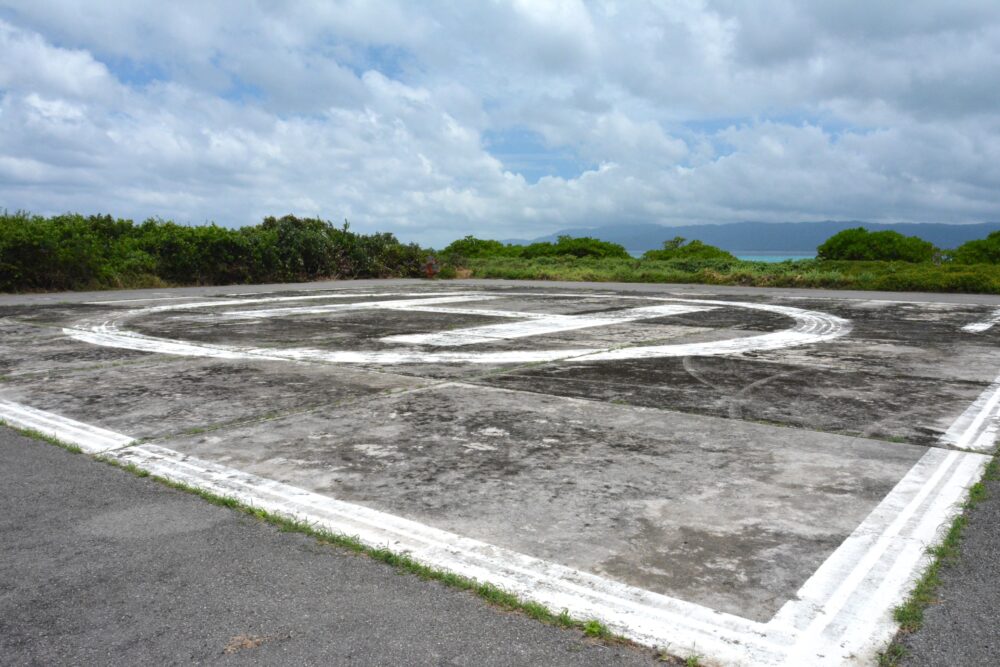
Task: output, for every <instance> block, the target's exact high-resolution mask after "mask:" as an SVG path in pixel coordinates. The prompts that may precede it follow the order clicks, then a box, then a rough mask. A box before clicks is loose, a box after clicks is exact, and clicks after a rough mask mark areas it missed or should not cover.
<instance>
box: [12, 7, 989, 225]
mask: <svg viewBox="0 0 1000 667" xmlns="http://www.w3.org/2000/svg"><path fill="white" fill-rule="evenodd" d="M0 49H2V50H3V53H4V58H3V59H0V206H4V207H6V208H8V209H19V208H20V209H29V210H32V211H36V212H40V213H53V212H59V211H65V210H78V211H83V212H104V211H107V212H112V213H114V214H117V215H126V216H132V217H138V218H142V217H146V216H150V215H159V216H163V217H169V218H174V219H177V220H181V221H189V222H203V221H207V220H214V221H217V222H220V223H223V224H229V225H240V224H249V223H253V222H255V221H257V220H258V219H259V218H260V217H261V216H263V215H268V214H281V213H284V212H295V213H298V214H303V215H319V216H323V217H326V218H330V219H334V220H339V219H341V218H344V217H347V218H349V219H350V220H351V221H352V224H353V225H354V226H355V227H356V228H362V229H367V230H375V229H378V230H386V231H394V232H396V233H397V234H399V235H400V236H401V237H403V238H406V239H413V240H419V241H421V242H424V243H428V244H439V245H440V244H443V243H446V242H448V241H450V240H451V239H453V238H456V237H458V236H462V235H465V234H469V233H473V234H479V235H483V236H492V237H501V238H509V237H530V236H535V235H540V234H544V233H549V232H552V231H555V230H557V229H559V228H562V227H566V226H574V227H578V226H590V225H598V224H609V223H610V224H613V223H615V222H654V223H662V224H680V223H690V222H723V221H735V220H744V219H754V220H768V219H771V220H808V219H826V218H852V219H869V220H880V221H891V220H912V221H950V222H965V221H979V220H985V219H993V220H995V219H998V218H1000V187H998V186H1000V9H998V8H997V7H996V4H995V3H990V2H973V1H962V2H957V1H956V2H954V3H949V4H948V5H947V7H946V8H945V6H944V5H941V4H940V3H936V2H913V3H907V5H906V6H905V7H904V6H895V5H892V4H880V5H877V6H871V3H860V2H859V3H842V2H838V3H826V2H790V1H789V0H768V1H766V2H760V3H742V2H733V1H729V0H717V1H711V2H709V1H701V0H685V1H682V2H675V3H666V4H661V3H649V4H639V3H613V2H606V3H584V2H580V1H577V0H558V1H557V0H553V1H552V2H545V3H540V2H522V1H520V0H510V1H509V2H493V3H471V4H470V3H460V4H459V5H458V6H455V5H444V4H443V3H442V4H438V3H434V2H431V3H418V4H413V3H397V2H390V1H388V0H382V1H379V2H357V1H354V0H350V1H347V0H345V1H341V2H322V3H315V4H309V3H298V4H295V5H294V6H292V7H279V6H278V5H266V6H260V7H249V6H247V5H245V4H244V3H232V2H217V3H207V4H206V3H184V2H178V3H166V4H164V3H145V2H137V1H131V2H120V3H118V2H108V3H99V4H97V5H94V4H93V3H82V2H76V1H70V0H55V1H53V2H49V3H37V2H20V1H18V0H14V1H11V2H7V3H5V6H4V8H3V9H0ZM496 137H505V138H506V145H505V146H504V150H500V149H499V148H498V146H499V145H500V143H501V142H498V141H497V140H496ZM532 156H534V158H535V159H532ZM526 164H531V165H535V167H536V168H535V169H534V170H529V169H526V168H525V165H526ZM538 165H541V167H538ZM546 165H557V166H553V167H551V169H549V171H545V169H546ZM539 168H540V169H541V170H542V171H541V173H538V169H539Z"/></svg>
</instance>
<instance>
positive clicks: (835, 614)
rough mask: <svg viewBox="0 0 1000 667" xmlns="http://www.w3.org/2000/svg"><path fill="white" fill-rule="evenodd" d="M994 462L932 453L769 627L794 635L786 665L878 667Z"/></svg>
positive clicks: (953, 453) (938, 451)
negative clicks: (935, 548)
mask: <svg viewBox="0 0 1000 667" xmlns="http://www.w3.org/2000/svg"><path fill="white" fill-rule="evenodd" d="M989 460H990V457H988V456H984V455H982V454H970V453H966V452H958V451H954V450H951V451H949V450H944V449H940V448H932V449H929V450H928V451H927V452H926V453H925V454H924V456H923V457H921V459H920V460H919V461H918V462H917V463H916V464H915V465H914V466H913V468H912V469H911V470H910V471H909V472H908V473H907V474H906V475H905V476H904V477H903V479H901V480H900V481H899V483H898V484H897V485H896V487H895V488H894V489H893V490H892V491H891V492H890V493H889V494H888V495H887V496H886V497H885V498H884V499H883V500H882V502H880V503H879V505H878V507H876V508H875V510H874V511H872V513H871V514H869V516H868V517H867V518H866V519H865V520H864V521H863V522H862V523H861V524H860V525H859V526H858V527H857V528H856V529H855V530H854V532H852V533H851V535H850V536H848V538H847V539H846V540H844V542H843V543H842V544H841V545H840V546H839V547H838V548H837V550H836V551H834V553H833V554H831V555H830V557H829V558H827V560H826V561H824V563H823V564H822V565H821V566H820V567H819V569H817V570H816V572H815V573H814V574H813V576H812V577H810V578H809V580H808V581H806V583H805V584H803V586H802V588H800V589H799V591H798V593H797V596H796V599H795V600H793V601H790V602H788V603H786V604H785V605H784V606H783V607H782V608H781V610H779V612H778V613H777V614H776V615H775V617H774V618H773V619H772V620H771V621H770V622H769V623H768V625H771V626H775V627H779V626H785V627H789V628H795V629H796V630H797V637H798V639H797V641H796V646H795V648H794V649H793V650H792V651H790V653H789V655H788V657H787V658H786V662H785V664H787V665H790V666H791V665H805V664H808V665H841V664H849V663H851V662H852V661H857V662H859V663H861V664H867V663H868V662H873V661H874V659H875V655H876V653H877V651H878V650H879V649H881V648H882V647H883V646H885V644H886V643H887V642H888V641H889V640H890V639H891V638H892V636H893V635H894V634H895V632H896V629H897V625H896V622H895V620H894V619H893V617H892V609H893V607H894V606H895V605H896V604H898V603H899V602H901V601H902V600H903V599H905V597H906V595H907V593H908V592H909V591H910V589H911V588H912V586H913V584H914V582H915V580H916V577H917V576H918V575H919V573H920V572H921V571H922V570H923V567H924V565H925V564H926V562H927V561H926V558H925V556H926V553H925V552H926V548H927V547H928V546H931V545H932V544H934V543H935V542H937V541H938V539H939V538H940V535H939V532H940V530H941V529H942V528H943V527H944V526H946V525H947V524H948V523H949V521H950V520H951V519H952V518H953V517H954V516H955V515H957V514H958V513H959V511H960V510H961V507H960V503H961V501H962V499H963V498H964V496H965V493H966V492H967V491H968V489H969V487H971V486H972V485H973V484H975V483H976V482H977V481H979V479H980V477H981V476H982V473H983V469H984V468H985V466H986V464H987V463H988V462H989Z"/></svg>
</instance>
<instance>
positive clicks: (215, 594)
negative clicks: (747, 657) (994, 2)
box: [0, 427, 655, 665]
mask: <svg viewBox="0 0 1000 667" xmlns="http://www.w3.org/2000/svg"><path fill="white" fill-rule="evenodd" d="M0 535H2V539H0V664H4V665H25V664H37V665H68V664H73V665H79V664H100V665H135V664H206V663H208V664H216V663H220V664H296V665H399V664H407V665H608V664H621V665H648V664H652V663H654V662H655V656H654V655H653V654H652V652H646V651H642V650H638V649H634V648H631V647H616V646H606V645H603V644H600V643H596V642H593V641H591V640H588V639H586V638H585V637H584V636H583V635H582V633H580V632H577V631H567V630H561V629H559V628H555V627H550V626H546V625H543V624H541V623H538V622H536V621H533V620H531V619H529V618H527V617H524V616H522V615H519V614H512V613H506V612H503V611H500V610H497V609H495V608H492V607H490V606H489V605H488V604H486V603H485V602H484V601H482V600H481V599H479V598H477V597H475V596H473V595H471V594H469V593H465V592H462V591H457V590H454V589H451V588H448V587H445V586H442V585H440V584H436V583H433V582H427V581H422V580H420V579H418V578H417V577H414V576H411V575H405V574H399V573H398V572H397V571H396V570H394V569H392V568H390V567H388V566H386V565H382V564H380V563H377V562H375V561H372V560H370V559H368V558H366V557H364V556H359V555H355V554H351V553H349V552H346V551H343V550H340V549H337V548H334V547H330V546H325V545H321V544H318V543H317V542H316V541H315V540H313V539H311V538H308V537H306V536H303V535H299V534H294V533H282V532H280V531H279V530H277V529H276V528H274V527H273V526H271V525H269V524H265V523H262V522H260V521H257V520H255V519H252V518H250V517H247V516H246V515H243V514H240V513H238V512H235V511H232V510H228V509H225V508H221V507H216V506H214V505H211V504H209V503H206V502H205V501H203V500H201V499H199V498H197V497H195V496H193V495H190V494H187V493H184V492H181V491H175V490H172V489H169V488H166V487H164V486H162V485H160V484H158V483H156V482H154V481H152V480H149V479H143V478H138V477H135V476H134V475H132V474H130V473H128V472H125V471H122V470H119V469H116V468H113V467H111V466H109V465H106V464H103V463H99V462H96V461H93V460H91V459H89V458H88V457H86V456H84V455H79V454H72V453H70V452H67V451H64V450H63V449H60V448H58V447H55V446H53V445H50V444H48V443H45V442H41V441H37V440H33V439H30V438H25V437H23V436H21V435H19V434H17V433H16V432H14V431H11V430H9V429H7V428H3V427H0ZM241 638H243V639H246V640H247V641H241ZM258 641H259V642H260V643H259V645H256V646H252V645H253V644H256V643H257V642H258ZM247 644H249V645H247ZM227 646H228V647H230V652H227ZM241 646H245V647H242V648H241Z"/></svg>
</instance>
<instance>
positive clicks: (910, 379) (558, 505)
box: [0, 281, 1000, 665]
mask: <svg viewBox="0 0 1000 667" xmlns="http://www.w3.org/2000/svg"><path fill="white" fill-rule="evenodd" d="M226 292H227V290H226V289H224V288H219V289H216V290H209V291H205V290H202V291H201V292H200V293H192V292H190V291H184V290H178V291H167V292H163V293H158V294H152V295H141V294H140V295H129V298H128V299H125V298H122V299H116V298H114V295H108V294H105V295H103V296H102V297H100V298H93V299H91V300H89V301H88V302H74V303H57V302H55V301H54V300H53V299H52V298H51V297H34V298H33V297H22V298H7V299H5V303H6V304H7V305H5V306H3V307H2V308H0V316H2V317H3V319H2V321H0V327H2V328H0V331H3V334H4V335H3V337H2V339H0V340H2V346H3V355H2V357H0V364H2V368H0V372H2V373H4V374H5V375H4V378H3V379H4V382H2V383H0V399H2V402H0V416H2V417H3V418H4V419H6V420H8V421H10V422H13V423H16V424H20V425H24V426H31V427H35V428H40V429H43V430H49V431H51V432H54V433H57V434H58V435H59V436H60V437H63V438H64V439H67V440H70V441H73V442H78V443H80V444H81V445H82V446H84V447H85V448H87V449H88V450H90V451H92V452H100V453H102V454H103V455H106V456H111V457H114V458H117V459H119V460H123V461H128V462H133V463H135V464H137V465H139V466H141V467H145V468H148V469H150V470H152V471H153V472H155V473H156V474H160V475H164V476H167V477H171V478H174V479H178V480H183V481H186V482H188V483H190V484H193V485H196V486H200V487H203V488H208V489H211V490H213V491H216V492H220V493H224V494H226V495H233V496H237V497H239V498H241V499H243V500H245V501H247V502H252V503H254V504H256V505H261V506H264V507H266V508H269V509H273V510H279V511H285V512H290V513H294V514H296V515H298V516H301V517H305V518H307V519H308V520H310V521H316V522H318V523H321V524H322V525H324V526H326V527H328V528H330V529H332V530H336V531H339V532H344V533H348V534H351V535H358V536H359V537H361V538H362V539H363V540H365V541H367V542H369V543H371V544H377V545H383V546H385V545H388V546H389V548H391V549H393V550H397V551H405V552H409V553H411V554H412V555H414V556H415V557H416V558H418V559H420V560H422V561H424V562H427V563H429V564H432V565H434V566H437V567H441V568H445V569H449V570H454V571H457V572H460V573H462V574H466V575H469V576H473V577H476V578H478V579H481V580H486V581H491V582H493V583H497V584H499V585H501V586H504V587H506V588H508V589H510V590H512V591H513V592H515V593H517V594H518V595H520V596H522V597H525V598H530V599H534V600H538V601H540V602H542V603H545V604H547V605H549V606H551V607H553V608H555V609H564V608H565V609H568V610H569V611H570V613H571V614H573V615H575V616H580V617H586V618H590V617H595V618H598V619H600V620H602V621H604V622H605V623H607V624H608V625H610V626H612V627H613V628H614V629H615V630H616V631H618V632H621V633H623V634H625V635H627V636H630V637H632V638H634V639H636V640H638V641H640V642H644V643H647V644H650V645H654V646H659V647H663V648H666V649H668V650H670V651H671V652H674V653H680V654H688V653H697V654H699V655H701V656H703V662H707V661H709V660H714V661H718V662H721V663H724V664H761V665H774V664H819V663H824V662H826V663H830V664H841V663H843V662H845V661H848V662H850V661H855V662H858V663H865V662H870V661H871V660H872V659H873V657H874V654H875V651H877V650H878V649H879V648H881V646H882V645H883V644H884V642H885V641H887V640H888V638H889V636H890V635H891V633H892V631H893V626H892V621H891V613H890V610H891V607H892V606H893V605H894V604H896V603H897V602H898V601H899V600H900V599H901V598H902V596H903V595H904V594H905V593H906V591H907V590H908V587H909V585H910V582H911V581H912V578H913V577H914V575H915V574H916V572H917V571H918V570H919V568H920V566H921V564H922V562H923V560H922V559H923V550H924V548H925V547H926V545H927V544H928V543H930V542H932V541H934V540H935V538H936V534H937V531H938V529H939V528H940V526H941V525H942V524H943V523H944V522H945V521H946V520H947V519H948V518H949V516H951V514H952V512H953V511H954V507H955V503H956V502H958V501H959V500H960V499H961V498H962V497H963V495H964V493H965V490H966V489H967V487H968V486H969V485H970V484H972V483H973V482H974V481H976V480H977V479H978V476H979V474H980V471H981V469H982V466H983V465H984V464H985V461H986V460H987V457H986V455H985V454H987V453H990V452H992V449H993V445H994V441H995V438H996V429H997V414H998V404H1000V384H998V383H997V375H998V373H1000V356H998V355H997V354H996V343H997V341H998V335H1000V334H998V332H997V330H996V329H995V328H994V327H993V326H992V325H991V324H990V322H991V321H993V320H991V318H994V315H995V312H994V311H995V310H996V306H995V305H992V304H990V303H981V304H976V303H969V302H968V301H970V300H963V299H961V298H955V297H950V298H949V297H942V298H940V300H936V301H935V300H927V299H924V300H922V301H921V302H909V301H905V300H880V299H878V298H871V297H861V298H830V297H825V296H824V297H822V298H821V297H819V296H816V295H812V296H811V295H810V293H809V292H801V293H799V294H796V295H794V296H788V295H780V294H775V293H769V292H766V291H757V292H741V293H734V292H733V291H728V292H725V293H722V291H721V290H720V291H719V292H718V293H713V292H712V290H711V288H701V289H699V290H691V289H685V290H683V291H677V290H676V289H672V288H670V287H669V286H663V287H661V288H650V287H643V288H641V289H640V288H628V287H623V286H616V287H615V288H614V289H608V288H595V287H593V286H591V287H588V288H582V287H580V288H570V287H566V286H550V287H545V286H543V287H537V286H525V285H516V284H515V285H511V284H501V283H455V284H448V283H426V282H425V283H415V282H412V281H407V282H404V281H398V282H397V281H386V282H367V283H362V284H357V285H355V284H352V283H341V284H335V285H334V286H331V285H329V284H328V285H324V286H313V287H311V288H301V287H297V288H294V289H290V288H281V287H271V288H260V289H253V290H243V293H240V294H227V293H226ZM963 301H964V302H963ZM994 319H995V318H994ZM133 441H134V442H133Z"/></svg>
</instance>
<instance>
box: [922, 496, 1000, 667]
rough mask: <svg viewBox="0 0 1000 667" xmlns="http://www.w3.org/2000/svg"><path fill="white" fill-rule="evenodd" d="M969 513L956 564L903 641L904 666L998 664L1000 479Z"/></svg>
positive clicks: (944, 572) (946, 571)
mask: <svg viewBox="0 0 1000 667" xmlns="http://www.w3.org/2000/svg"><path fill="white" fill-rule="evenodd" d="M988 488H989V496H988V498H987V499H986V500H985V501H984V502H982V503H980V504H979V505H978V506H976V508H975V509H974V510H972V511H971V512H970V514H969V523H968V525H967V527H966V529H965V532H964V538H963V540H962V546H961V554H960V556H959V559H958V561H957V562H955V563H954V564H953V565H951V566H949V567H945V568H942V573H941V581H942V584H941V588H940V590H939V592H938V599H939V603H938V604H935V605H931V606H930V607H929V608H928V609H927V610H926V611H925V612H924V626H923V627H922V628H921V629H920V630H919V631H917V632H915V633H913V634H912V635H909V636H907V637H906V638H905V639H904V641H903V646H904V647H905V648H906V652H907V653H906V657H905V658H904V659H903V661H902V663H903V664H904V665H907V666H908V667H922V666H924V665H934V666H935V667H943V666H948V667H965V666H966V665H968V666H973V665H975V666H976V667H978V666H980V665H997V664H1000V480H993V481H991V482H989V484H988Z"/></svg>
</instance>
